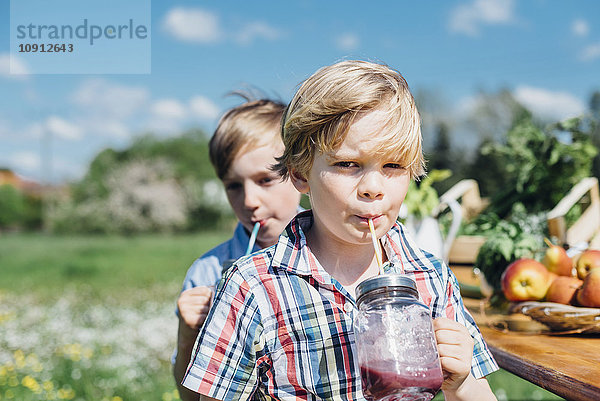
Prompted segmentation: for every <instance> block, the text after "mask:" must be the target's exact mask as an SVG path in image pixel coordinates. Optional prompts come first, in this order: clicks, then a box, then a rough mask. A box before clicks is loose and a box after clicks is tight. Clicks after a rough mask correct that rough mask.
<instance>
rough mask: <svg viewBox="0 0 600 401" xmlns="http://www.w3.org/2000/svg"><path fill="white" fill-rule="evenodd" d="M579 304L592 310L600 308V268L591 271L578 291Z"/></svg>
mask: <svg viewBox="0 0 600 401" xmlns="http://www.w3.org/2000/svg"><path fill="white" fill-rule="evenodd" d="M577 303H578V304H579V305H581V306H587V307H590V308H600V267H596V268H595V269H592V270H590V271H589V273H588V275H587V276H585V279H584V280H583V284H582V285H581V288H580V289H579V290H578V291H577Z"/></svg>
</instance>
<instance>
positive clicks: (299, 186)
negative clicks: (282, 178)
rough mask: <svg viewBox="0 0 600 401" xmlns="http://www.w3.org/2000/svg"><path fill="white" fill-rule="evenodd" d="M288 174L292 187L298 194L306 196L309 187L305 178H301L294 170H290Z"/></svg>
mask: <svg viewBox="0 0 600 401" xmlns="http://www.w3.org/2000/svg"><path fill="white" fill-rule="evenodd" d="M289 173H290V181H292V184H293V185H294V187H295V188H296V190H298V192H300V193H301V194H307V193H308V191H309V190H310V187H309V185H308V181H307V180H306V178H304V176H302V175H301V174H300V173H298V171H296V170H290V171H289Z"/></svg>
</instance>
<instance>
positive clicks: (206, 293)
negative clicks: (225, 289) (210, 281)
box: [177, 287, 213, 330]
mask: <svg viewBox="0 0 600 401" xmlns="http://www.w3.org/2000/svg"><path fill="white" fill-rule="evenodd" d="M212 293H213V290H212V288H210V287H194V288H190V289H189V290H185V291H183V292H182V293H181V295H179V299H178V300H177V307H178V308H179V315H180V316H181V318H182V319H183V321H184V322H185V324H186V325H188V326H189V327H190V328H192V329H196V330H198V329H199V328H200V327H201V326H202V325H203V324H204V321H205V320H206V316H207V315H208V311H209V309H210V302H211V299H212Z"/></svg>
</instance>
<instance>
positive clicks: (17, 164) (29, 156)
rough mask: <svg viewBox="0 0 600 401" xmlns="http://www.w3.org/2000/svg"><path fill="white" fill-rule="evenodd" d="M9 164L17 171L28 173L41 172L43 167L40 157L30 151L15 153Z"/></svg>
mask: <svg viewBox="0 0 600 401" xmlns="http://www.w3.org/2000/svg"><path fill="white" fill-rule="evenodd" d="M9 162H10V164H11V166H12V167H13V168H14V169H15V170H23V171H27V172H32V171H35V170H39V169H40V167H41V165H42V163H41V160H40V156H39V155H38V154H37V153H34V152H30V151H23V152H17V153H13V154H12V155H11V156H10V157H9Z"/></svg>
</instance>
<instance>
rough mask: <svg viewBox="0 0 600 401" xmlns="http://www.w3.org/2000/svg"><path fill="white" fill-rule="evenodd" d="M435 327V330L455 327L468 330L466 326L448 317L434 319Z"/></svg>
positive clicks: (454, 328)
mask: <svg viewBox="0 0 600 401" xmlns="http://www.w3.org/2000/svg"><path fill="white" fill-rule="evenodd" d="M433 328H434V330H441V329H453V330H464V331H467V328H466V327H465V326H463V325H462V324H460V323H458V322H457V321H455V320H451V319H448V318H447V317H438V318H437V319H434V320H433Z"/></svg>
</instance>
